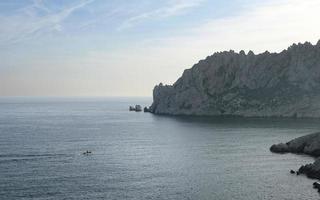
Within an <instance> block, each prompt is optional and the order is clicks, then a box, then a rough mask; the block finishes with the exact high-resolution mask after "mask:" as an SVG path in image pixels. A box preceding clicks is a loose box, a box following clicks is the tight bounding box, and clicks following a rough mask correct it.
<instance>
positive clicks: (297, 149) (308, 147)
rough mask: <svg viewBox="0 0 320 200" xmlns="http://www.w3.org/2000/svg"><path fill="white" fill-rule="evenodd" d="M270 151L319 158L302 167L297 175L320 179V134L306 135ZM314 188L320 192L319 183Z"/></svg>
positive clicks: (273, 147)
mask: <svg viewBox="0 0 320 200" xmlns="http://www.w3.org/2000/svg"><path fill="white" fill-rule="evenodd" d="M270 151H272V152H275V153H287V152H291V153H303V154H308V155H311V156H314V157H318V158H317V159H316V160H315V162H314V163H310V164H306V165H302V166H301V167H300V168H299V170H298V171H297V172H296V174H297V175H299V174H305V175H306V176H307V177H309V178H316V179H320V157H319V156H320V132H318V133H313V134H309V135H305V136H302V137H299V138H296V139H293V140H291V141H289V142H287V143H280V144H275V145H272V146H271V147H270ZM292 172H294V171H293V170H291V171H290V173H291V174H294V173H292ZM313 187H314V188H316V189H319V190H318V191H319V192H320V184H319V183H317V182H315V183H313Z"/></svg>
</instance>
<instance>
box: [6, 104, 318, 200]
mask: <svg viewBox="0 0 320 200" xmlns="http://www.w3.org/2000/svg"><path fill="white" fill-rule="evenodd" d="M150 102H151V99H148V98H0V199H5V200H7V199H8V200H10V199H75V200H79V199H120V200H121V199H136V200H144V199H174V200H179V199H192V200H193V199H197V200H202V199H208V200H209V199H215V200H219V199H221V200H225V199H241V200H251V199H252V200H257V199H268V200H269V199H275V200H279V199H288V200H289V199H290V200H292V199H299V200H304V199H305V200H310V199H319V194H318V193H317V191H316V190H314V189H312V182H313V181H312V180H310V179H307V178H306V177H304V176H295V175H291V174H290V173H289V169H298V167H299V166H300V165H302V164H305V163H309V162H312V161H313V159H312V158H310V157H308V156H302V155H293V154H285V155H279V154H272V153H271V152H269V147H270V145H272V144H273V143H278V142H281V141H288V140H290V139H292V138H295V137H298V136H300V135H304V134H307V133H311V132H314V131H318V130H320V123H319V122H320V121H319V120H288V119H287V120H284V119H282V120H279V119H213V118H211V119H208V118H207V119H206V118H181V117H165V116H155V115H152V114H150V113H135V112H128V106H129V105H134V104H136V103H139V104H141V105H143V106H144V105H149V104H150ZM86 150H90V151H92V152H93V153H92V155H87V156H86V155H82V152H84V151H86Z"/></svg>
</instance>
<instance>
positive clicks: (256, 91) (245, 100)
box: [150, 41, 320, 118]
mask: <svg viewBox="0 0 320 200" xmlns="http://www.w3.org/2000/svg"><path fill="white" fill-rule="evenodd" d="M319 91H320V41H319V42H318V43H317V44H316V45H312V44H311V43H308V42H306V43H304V44H300V43H299V44H294V45H292V46H291V47H289V48H288V49H286V50H284V51H282V52H280V53H269V52H265V53H262V54H258V55H255V54H254V53H253V52H252V51H250V52H249V53H247V54H246V53H245V52H244V51H241V52H239V53H236V52H234V51H225V52H219V53H215V54H213V55H212V56H208V57H207V58H206V59H205V60H201V61H199V63H197V64H195V65H194V66H193V67H192V68H191V69H187V70H185V71H184V73H183V75H182V77H181V78H179V79H178V80H177V81H176V82H175V83H174V84H173V85H163V84H160V85H158V86H156V87H155V88H154V90H153V104H152V105H151V107H150V110H151V112H153V113H155V114H168V115H202V116H221V115H223V116H224V115H227V116H230V115H232V116H244V117H294V118H299V117H314V118H318V117H320V93H319Z"/></svg>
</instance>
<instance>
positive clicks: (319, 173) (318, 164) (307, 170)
mask: <svg viewBox="0 0 320 200" xmlns="http://www.w3.org/2000/svg"><path fill="white" fill-rule="evenodd" d="M299 173H301V174H305V175H306V176H307V177H309V178H316V179H320V158H318V159H316V161H315V162H314V163H310V164H307V165H303V166H301V167H300V168H299Z"/></svg>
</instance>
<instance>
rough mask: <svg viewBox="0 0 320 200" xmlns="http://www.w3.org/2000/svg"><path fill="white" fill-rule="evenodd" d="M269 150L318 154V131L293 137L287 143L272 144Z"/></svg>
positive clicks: (319, 147)
mask: <svg viewBox="0 0 320 200" xmlns="http://www.w3.org/2000/svg"><path fill="white" fill-rule="evenodd" d="M270 151H272V152H275V153H287V152H291V153H304V154H308V155H311V156H320V132H318V133H313V134H309V135H305V136H302V137H299V138H296V139H293V140H291V141H289V142H287V143H285V144H284V143H280V144H274V145H272V146H271V147H270Z"/></svg>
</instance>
